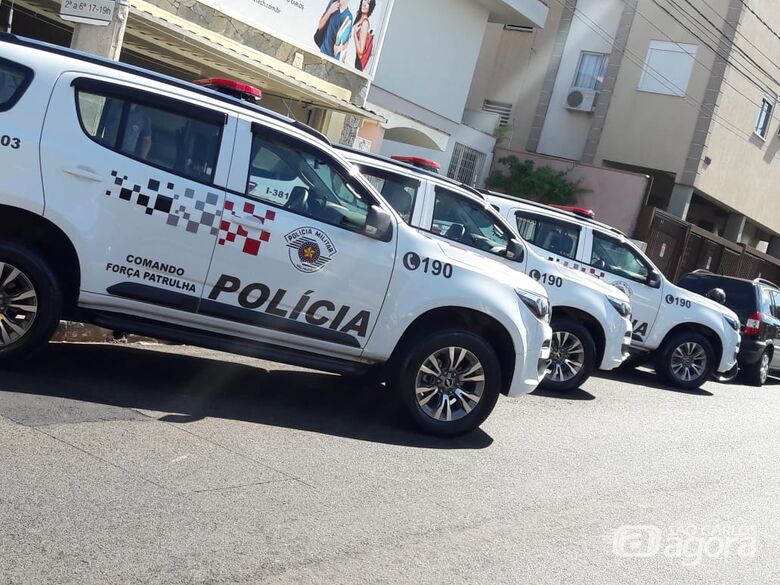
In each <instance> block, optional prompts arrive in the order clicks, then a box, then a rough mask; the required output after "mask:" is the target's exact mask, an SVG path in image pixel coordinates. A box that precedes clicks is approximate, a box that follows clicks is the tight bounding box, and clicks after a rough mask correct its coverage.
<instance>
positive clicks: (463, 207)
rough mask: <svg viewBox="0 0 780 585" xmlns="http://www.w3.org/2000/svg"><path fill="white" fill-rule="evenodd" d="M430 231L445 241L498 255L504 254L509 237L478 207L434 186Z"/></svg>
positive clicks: (502, 227) (495, 221) (493, 218)
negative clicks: (434, 198)
mask: <svg viewBox="0 0 780 585" xmlns="http://www.w3.org/2000/svg"><path fill="white" fill-rule="evenodd" d="M431 231H432V232H433V233H435V234H439V235H441V236H443V237H445V238H447V239H448V240H453V241H455V242H460V243H461V244H465V245H467V246H472V247H475V248H478V249H480V250H483V251H485V252H490V253H492V254H499V255H502V254H504V253H505V252H506V249H507V246H508V245H509V239H510V238H511V235H510V234H509V232H508V231H507V230H506V229H505V228H504V226H502V225H501V224H500V223H499V222H498V220H497V219H496V218H495V217H493V216H492V215H491V214H490V213H488V212H487V211H485V209H484V208H482V206H480V205H478V204H477V203H475V202H473V201H471V200H469V199H467V198H466V197H463V196H460V195H456V194H455V193H452V192H451V191H448V190H447V189H443V188H441V187H436V203H435V204H434V208H433V225H432V226H431Z"/></svg>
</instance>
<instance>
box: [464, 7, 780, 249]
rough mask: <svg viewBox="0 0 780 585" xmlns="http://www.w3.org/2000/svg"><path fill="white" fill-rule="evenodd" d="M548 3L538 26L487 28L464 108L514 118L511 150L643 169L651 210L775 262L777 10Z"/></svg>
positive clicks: (778, 230) (778, 219) (779, 223)
mask: <svg viewBox="0 0 780 585" xmlns="http://www.w3.org/2000/svg"><path fill="white" fill-rule="evenodd" d="M551 4H552V5H551V10H550V16H549V19H548V24H547V26H546V28H545V29H544V30H527V31H518V30H512V29H508V28H505V27H497V26H493V27H488V31H487V33H486V36H485V41H484V43H483V47H482V52H481V54H480V58H479V63H478V65H477V68H478V70H483V71H482V77H477V78H475V84H474V85H473V86H472V89H471V93H470V96H469V106H470V107H471V108H478V107H482V108H490V107H491V106H492V104H494V103H496V102H497V103H499V107H503V108H504V109H507V108H508V109H509V110H510V111H511V113H510V114H509V122H508V124H507V126H508V129H507V132H506V134H507V136H508V144H509V148H510V149H511V150H514V151H526V152H531V153H535V154H538V155H547V156H551V157H559V158H563V159H569V160H573V161H581V162H583V163H587V164H596V165H601V166H606V167H611V168H614V169H620V170H624V171H633V172H638V173H641V174H646V175H649V176H651V177H652V178H653V186H652V189H651V191H650V192H649V194H648V201H647V202H648V204H650V205H652V206H655V207H658V208H661V209H665V210H668V211H670V212H672V213H673V214H675V215H676V216H678V217H680V218H682V219H686V220H687V221H690V222H692V223H694V224H696V225H698V226H700V227H703V228H705V229H707V230H710V231H711V232H713V233H715V234H717V235H719V236H722V237H724V238H726V239H728V240H731V241H732V242H738V243H742V244H745V245H748V246H752V247H755V248H757V249H759V250H761V251H768V252H769V253H770V254H772V255H773V256H776V257H780V238H779V237H778V236H779V235H780V211H777V206H776V200H777V196H778V194H777V188H776V186H775V185H776V184H777V182H778V180H780V164H778V163H777V162H776V161H775V157H776V155H777V151H778V149H780V138H778V130H780V124H778V119H777V110H776V102H777V95H778V91H780V83H779V82H778V79H780V57H776V56H777V55H780V36H778V35H780V12H778V11H777V9H776V6H774V3H773V2H771V0H753V1H751V2H745V1H743V0H685V1H681V2H672V1H670V0H552V1H551ZM512 62H516V63H518V64H519V65H518V66H517V67H516V68H514V69H513V68H511V67H510V66H508V64H511V63H512ZM520 78H522V79H523V80H524V81H523V82H522V83H521V82H520V81H519V79H520Z"/></svg>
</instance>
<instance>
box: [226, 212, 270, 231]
mask: <svg viewBox="0 0 780 585" xmlns="http://www.w3.org/2000/svg"><path fill="white" fill-rule="evenodd" d="M233 222H234V223H237V224H238V225H240V226H243V227H246V228H252V229H254V230H262V229H263V224H262V223H260V220H259V219H256V218H254V217H252V216H251V215H249V216H247V215H234V216H233Z"/></svg>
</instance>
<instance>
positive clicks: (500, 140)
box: [493, 124, 512, 148]
mask: <svg viewBox="0 0 780 585" xmlns="http://www.w3.org/2000/svg"><path fill="white" fill-rule="evenodd" d="M511 136H512V127H511V126H510V125H509V124H506V125H505V126H496V129H495V130H494V131H493V137H494V138H495V139H496V147H498V148H500V147H502V146H506V145H507V144H508V143H509V139H510V138H511Z"/></svg>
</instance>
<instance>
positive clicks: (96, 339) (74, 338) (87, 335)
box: [52, 321, 161, 343]
mask: <svg viewBox="0 0 780 585" xmlns="http://www.w3.org/2000/svg"><path fill="white" fill-rule="evenodd" d="M120 339H123V340H127V341H129V342H131V343H136V342H150V343H161V342H160V341H159V340H157V339H152V338H150V337H141V336H140V335H122V337H121V338H120ZM116 340H117V337H115V336H114V332H113V331H112V330H110V329H103V328H102V327H98V326H97V325H87V324H85V323H74V322H72V321H61V322H60V326H59V327H58V328H57V331H56V332H55V333H54V337H53V338H52V341H61V342H65V343H106V342H113V341H116Z"/></svg>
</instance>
